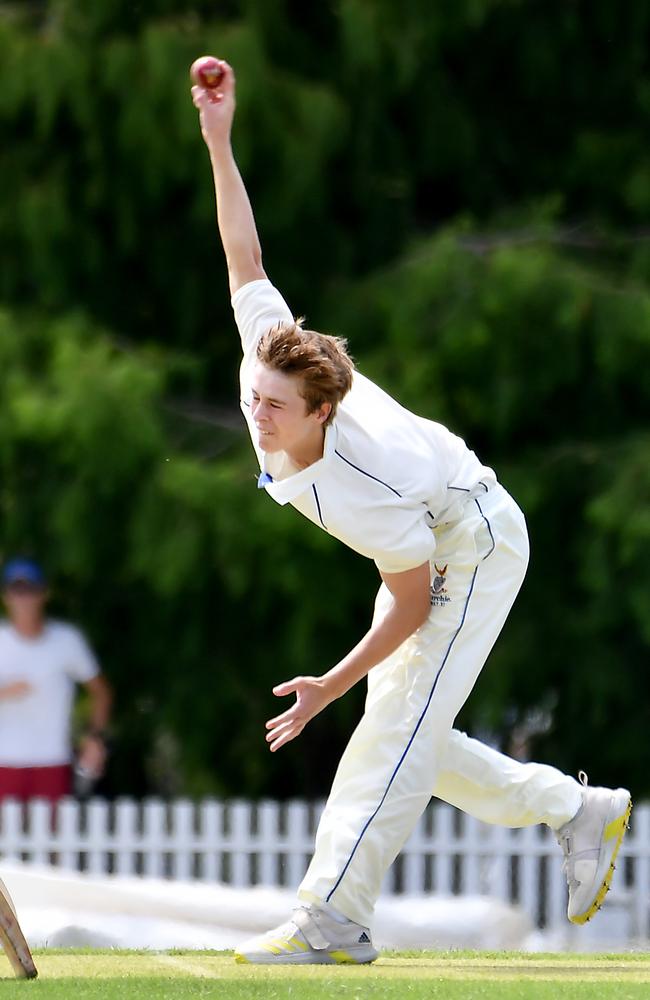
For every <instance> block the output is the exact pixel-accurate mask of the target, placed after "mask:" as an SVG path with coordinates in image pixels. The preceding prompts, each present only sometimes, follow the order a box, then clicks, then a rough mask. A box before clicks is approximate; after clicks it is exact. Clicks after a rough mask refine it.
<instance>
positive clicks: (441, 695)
mask: <svg viewBox="0 0 650 1000" xmlns="http://www.w3.org/2000/svg"><path fill="white" fill-rule="evenodd" d="M221 68H222V69H223V75H222V77H221V80H220V82H219V84H218V87H217V88H215V87H212V88H211V87H205V86H194V87H193V88H192V96H193V100H194V104H195V105H196V107H197V108H198V109H199V112H200V121H201V128H202V132H203V137H204V139H205V142H206V144H207V147H208V150H209V153H210V159H211V162H212V169H213V174H214V185H215V191H216V201H217V219H218V226H219V232H220V235H221V240H222V243H223V247H224V251H225V255H226V260H227V265H228V273H229V278H230V290H231V293H232V304H233V308H234V313H235V320H236V323H237V326H238V328H239V332H240V334H241V340H242V347H243V362H242V366H241V406H242V411H243V414H244V417H245V419H246V422H247V424H248V429H249V431H250V434H251V438H252V442H253V447H254V449H255V452H256V454H257V458H258V460H259V464H260V468H261V474H260V477H259V486H260V487H261V488H263V489H265V490H266V492H267V493H268V494H269V496H270V497H272V499H273V500H275V501H276V502H277V503H279V504H287V503H290V504H292V506H293V507H295V508H296V509H297V510H298V511H300V513H301V514H303V515H304V516H305V517H307V518H309V520H310V521H312V522H313V523H314V524H315V525H316V526H317V527H319V528H321V529H322V530H324V531H327V532H329V534H331V535H333V536H334V537H335V538H338V539H339V540H340V541H342V542H343V543H344V544H345V545H347V546H349V547H350V548H352V549H354V550H355V551H356V552H359V553H360V554H361V555H363V556H365V557H366V558H368V559H372V560H373V561H374V562H375V564H376V566H377V570H378V572H379V575H380V577H381V580H382V583H381V586H380V588H379V593H378V595H377V599H376V602H375V613H374V618H373V621H372V625H371V627H370V629H369V631H368V632H367V633H366V634H365V635H364V636H363V637H362V638H361V639H360V641H359V642H358V643H357V645H356V646H355V647H354V648H353V649H352V650H351V651H350V652H349V653H348V654H347V655H346V656H345V657H344V658H343V659H342V660H341V661H340V662H339V663H337V664H336V665H335V666H333V667H332V668H331V669H329V670H327V671H326V672H325V673H323V674H321V675H319V676H305V677H295V678H293V680H289V681H286V682H284V683H282V684H278V685H277V687H275V688H274V689H273V690H274V694H276V695H278V696H281V697H282V696H285V695H295V701H294V702H293V704H292V705H291V707H290V708H288V709H287V710H286V711H284V712H281V713H280V714H279V715H277V716H276V717H275V718H273V719H271V720H269V722H267V724H266V728H267V735H266V739H267V742H268V743H269V745H270V748H271V750H273V751H275V750H278V749H279V748H280V747H282V746H284V745H285V744H286V743H288V742H289V741H290V740H293V739H294V738H295V737H296V736H298V735H299V734H300V733H301V732H302V730H303V729H304V727H305V726H306V725H307V723H308V722H309V721H310V719H313V718H314V716H315V715H317V713H318V712H321V711H322V710H323V709H324V708H326V706H327V705H328V704H329V703H330V702H332V701H333V700H334V699H335V698H340V697H341V696H342V695H344V694H345V692H346V691H348V690H349V689H350V688H351V687H352V685H354V684H356V683H357V682H358V681H360V680H361V679H362V678H364V677H366V676H367V678H368V696H367V701H366V708H365V713H364V715H363V718H362V719H361V721H360V723H359V725H358V727H357V729H356V730H355V732H354V734H353V736H352V738H351V740H350V742H349V744H348V747H347V749H346V750H345V753H344V754H343V757H342V759H341V762H340V764H339V767H338V770H337V773H336V776H335V779H334V784H333V786H332V791H331V793H330V796H329V799H328V802H327V805H326V807H325V811H324V813H323V816H322V819H321V822H320V825H319V828H318V833H317V836H316V846H315V853H314V856H313V860H312V862H311V864H310V866H309V870H308V872H307V874H306V876H305V878H304V880H303V882H302V884H301V886H300V888H299V891H298V896H299V905H298V907H297V908H296V909H295V910H294V912H293V914H292V916H291V918H290V919H289V920H288V922H287V923H285V924H283V925H282V926H280V927H278V928H276V929H274V930H272V931H270V932H269V933H268V934H266V935H263V936H261V937H258V938H255V939H254V940H251V941H249V942H247V943H246V944H244V945H242V946H240V947H239V949H238V950H237V952H236V958H237V959H238V960H239V961H242V962H256V963H267V964H276V963H287V964H306V963H346V962H347V963H350V962H352V963H364V962H372V961H373V960H374V959H375V958H376V957H377V951H376V950H375V949H374V948H373V945H372V941H371V933H370V929H369V928H370V924H371V921H372V914H373V908H374V905H375V902H376V899H377V896H378V894H379V890H380V886H381V882H382V879H383V877H384V875H385V873H386V870H387V869H388V867H389V865H390V864H391V863H392V861H393V860H394V858H395V857H396V855H397V854H398V852H399V851H400V849H401V847H402V845H403V844H404V842H405V841H406V839H407V838H408V836H409V834H410V832H411V830H412V828H413V826H414V824H415V823H416V821H417V819H418V817H419V816H420V814H421V813H422V811H423V810H424V808H425V806H426V805H427V803H428V801H429V799H430V798H431V796H432V795H433V796H436V797H437V798H439V799H443V800H444V801H445V802H450V803H452V804H453V805H454V806H457V807H458V808H460V809H462V810H464V811H465V812H467V813H469V814H470V815H472V816H476V817H478V818H479V819H481V820H484V821H486V822H489V823H498V824H501V825H503V826H509V827H523V826H528V825H531V824H534V823H546V824H547V825H548V826H550V827H551V828H552V829H553V830H554V831H555V832H556V835H557V838H558V841H559V843H560V845H561V847H562V849H563V851H564V857H565V861H564V867H565V871H566V876H567V881H568V887H569V904H568V916H569V919H570V920H572V921H573V922H575V923H584V922H585V921H586V920H588V919H589V918H590V917H591V916H592V915H593V914H594V913H595V911H596V910H597V909H598V907H599V906H600V904H601V903H602V900H603V897H604V895H605V893H606V891H607V889H608V886H609V882H610V879H611V876H612V872H613V867H614V861H615V858H616V854H617V851H618V848H619V846H620V843H621V840H622V838H623V834H624V831H625V829H626V824H627V819H628V816H629V813H630V809H631V800H630V793H629V792H628V791H627V790H626V789H624V788H618V789H615V790H610V789H606V788H592V787H590V786H588V785H587V779H586V776H585V775H584V774H581V776H580V777H581V781H580V783H579V782H577V781H575V780H574V779H573V778H571V777H568V776H567V775H565V774H562V773H561V772H560V771H558V770H556V769H555V768H553V767H550V766H547V765H544V764H535V763H528V764H522V763H519V762H517V761H515V760H511V759H509V758H508V757H506V756H505V755H503V754H501V753H499V752H497V751H496V750H493V749H491V748H489V747H487V746H484V745H483V744H481V743H480V742H478V741H477V740H475V739H471V738H470V737H468V736H467V735H465V734H464V733H462V732H459V731H458V730H456V729H454V728H453V726H454V720H455V718H456V715H457V714H458V711H459V709H460V708H461V706H462V705H463V703H464V702H465V700H466V699H467V697H468V695H469V693H470V691H471V690H472V687H473V686H474V683H475V682H476V679H477V677H478V675H479V673H480V670H481V668H482V666H483V664H484V663H485V660H486V658H487V656H488V654H489V652H490V650H491V648H492V646H493V644H494V642H495V640H496V638H497V636H498V634H499V632H500V631H501V628H502V626H503V624H504V622H505V620H506V617H507V615H508V612H509V610H510V608H511V606H512V603H513V601H514V599H515V597H516V594H517V592H518V590H519V588H520V585H521V583H522V580H523V578H524V574H525V571H526V565H527V562H528V538H527V533H526V525H525V521H524V516H523V514H522V513H521V511H520V510H519V508H518V506H517V504H516V503H515V502H514V500H513V499H512V498H511V497H510V496H509V495H508V493H507V492H506V490H505V489H504V488H503V487H502V486H501V485H499V483H498V482H497V479H496V476H495V474H494V472H493V471H492V469H490V468H488V467H487V466H485V465H483V464H482V463H481V462H480V461H479V459H478V458H477V457H476V455H475V454H474V453H473V452H472V451H470V450H469V448H467V446H466V445H465V443H464V442H463V441H462V440H461V439H460V438H458V437H456V436H454V435H453V434H452V433H451V432H450V431H448V430H447V429H446V428H445V427H443V426H441V425H440V424H437V423H433V422H432V421H430V420H426V419H424V418H422V417H419V416H416V415H415V414H413V413H410V412H409V411H408V410H406V409H404V408H403V407H402V406H400V405H399V403H397V402H396V401H395V400H394V399H392V398H391V397H390V396H389V395H387V394H386V393H385V392H383V391H382V390H381V389H380V388H379V387H378V386H376V385H374V384H373V383H372V382H371V381H369V380H368V379H367V378H365V376H363V375H362V374H361V373H360V372H359V371H358V370H357V369H356V368H355V367H354V365H353V363H352V361H351V359H350V357H349V356H348V354H347V352H346V344H345V341H343V340H341V339H339V338H336V337H330V336H325V335H323V334H320V333H316V332H314V331H311V330H305V329H303V328H302V326H301V323H300V322H297V321H296V320H295V319H294V316H293V314H292V312H291V310H290V309H289V308H288V306H287V305H286V303H285V301H284V299H283V298H282V296H281V295H280V293H279V292H278V291H277V290H276V289H275V288H274V287H273V285H272V284H271V282H270V281H269V280H268V279H267V276H266V273H265V271H264V269H263V267H262V255H261V250H260V244H259V240H258V236H257V231H256V227H255V221H254V217H253V212H252V209H251V205H250V202H249V199H248V196H247V193H246V190H245V188H244V184H243V181H242V179H241V176H240V174H239V171H238V169H237V166H236V163H235V160H234V157H233V153H232V148H231V142H230V133H231V126H232V121H233V115H234V111H235V78H234V74H233V71H232V69H231V67H230V66H228V64H227V63H224V62H222V63H221Z"/></svg>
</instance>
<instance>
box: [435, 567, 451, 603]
mask: <svg viewBox="0 0 650 1000" xmlns="http://www.w3.org/2000/svg"><path fill="white" fill-rule="evenodd" d="M433 567H434V569H435V571H436V576H434V578H433V583H432V584H431V604H432V605H442V604H449V602H450V601H451V597H449V595H448V594H447V588H446V587H445V581H446V577H447V569H448V567H449V563H446V564H445V565H444V566H438V564H437V563H434V564H433Z"/></svg>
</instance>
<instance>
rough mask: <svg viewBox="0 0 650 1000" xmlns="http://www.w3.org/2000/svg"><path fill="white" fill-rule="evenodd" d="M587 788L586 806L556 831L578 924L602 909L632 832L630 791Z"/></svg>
mask: <svg viewBox="0 0 650 1000" xmlns="http://www.w3.org/2000/svg"><path fill="white" fill-rule="evenodd" d="M578 777H579V778H580V781H581V783H582V784H583V785H584V786H585V787H584V789H583V792H582V805H581V806H580V809H579V810H578V812H577V813H576V815H575V816H574V817H573V819H572V820H569V822H568V823H565V824H564V826H562V827H560V829H559V830H556V836H557V841H558V844H559V845H560V847H561V848H562V850H563V851H564V864H563V866H562V867H563V868H564V873H565V875H566V879H567V882H568V883H569V907H568V911H567V916H568V918H569V920H570V921H571V922H572V923H574V924H586V922H587V921H588V920H590V919H591V918H592V917H593V915H594V913H596V911H597V910H599V909H600V907H601V906H602V903H603V900H604V898H605V896H606V895H607V890H608V889H609V886H610V883H611V881H612V875H613V874H614V868H615V862H616V855H617V854H618V849H619V847H620V846H621V842H622V840H623V836H624V834H625V831H626V830H627V828H628V820H629V818H630V813H631V811H632V799H631V797H630V793H629V792H628V790H627V788H616V789H611V788H589V787H588V786H587V782H588V778H587V775H586V774H585V773H584V771H581V772H580V774H579V776H578Z"/></svg>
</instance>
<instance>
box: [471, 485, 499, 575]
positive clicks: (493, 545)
mask: <svg viewBox="0 0 650 1000" xmlns="http://www.w3.org/2000/svg"><path fill="white" fill-rule="evenodd" d="M474 503H475V504H476V506H477V507H478V509H479V511H480V514H481V517H482V518H483V520H484V521H485V523H486V524H487V530H488V531H489V532H490V538H491V539H492V548H491V549H490V551H489V552H488V553H487V555H484V556H483V559H482V560H481V561H482V562H484V561H485V560H486V559H487V557H488V556H491V555H492V553H493V552H494V549H495V548H496V544H497V543H496V542H495V541H494V535H493V534H492V526H491V525H490V522H489V521H488V519H487V517H486V516H485V514H484V513H483V509H482V507H481V505H480V503H479V502H478V500H474Z"/></svg>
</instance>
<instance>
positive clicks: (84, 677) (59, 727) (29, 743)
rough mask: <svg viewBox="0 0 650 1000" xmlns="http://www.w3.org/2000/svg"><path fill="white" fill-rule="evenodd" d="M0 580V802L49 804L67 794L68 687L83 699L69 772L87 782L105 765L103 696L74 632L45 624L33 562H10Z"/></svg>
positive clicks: (90, 657) (43, 595) (107, 694)
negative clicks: (1, 615)
mask: <svg viewBox="0 0 650 1000" xmlns="http://www.w3.org/2000/svg"><path fill="white" fill-rule="evenodd" d="M0 579H1V585H2V600H3V603H4V606H5V609H6V612H7V618H6V619H5V620H0V800H2V799H4V798H8V797H11V798H16V799H19V800H20V801H26V800H28V799H31V798H45V799H48V800H50V801H51V802H56V801H57V800H58V799H60V798H62V797H63V796H64V795H69V794H70V793H71V791H72V762H73V749H72V741H71V715H72V708H73V704H74V695H75V685H77V684H81V685H83V687H84V688H85V689H86V690H87V691H88V694H89V696H90V717H89V727H88V729H87V731H86V733H85V735H84V737H83V739H82V740H81V743H80V746H79V748H78V756H77V765H78V767H79V770H80V771H81V772H82V773H84V774H86V775H89V776H92V777H93V778H94V779H98V778H99V777H101V775H102V773H103V771H104V766H105V763H106V742H105V733H106V727H107V726H108V722H109V718H110V711H111V701H112V695H111V689H110V687H109V685H108V683H107V681H106V679H105V678H104V677H103V676H102V674H101V673H100V669H99V666H98V663H97V660H96V659H95V656H94V654H93V652H92V651H91V649H90V647H89V646H88V643H87V642H86V640H85V638H84V637H83V635H82V634H81V632H80V631H79V629H78V628H76V627H75V626H74V625H71V624H68V623H67V622H62V621H56V620H54V619H50V618H48V617H47V615H46V605H47V601H48V598H49V589H48V583H47V580H46V577H45V573H44V572H43V569H42V568H41V566H40V565H39V564H38V563H37V562H34V561H33V560H31V559H23V558H17V559H12V560H10V561H9V562H7V563H6V564H5V566H4V569H3V571H2V576H1V578H0Z"/></svg>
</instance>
